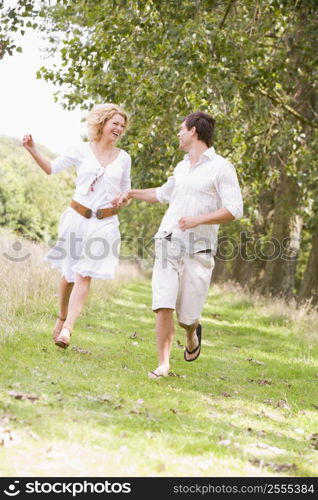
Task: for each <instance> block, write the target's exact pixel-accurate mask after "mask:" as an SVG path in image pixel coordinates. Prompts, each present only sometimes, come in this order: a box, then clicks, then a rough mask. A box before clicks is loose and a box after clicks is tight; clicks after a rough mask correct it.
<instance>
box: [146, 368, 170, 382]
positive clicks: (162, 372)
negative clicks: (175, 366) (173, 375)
mask: <svg viewBox="0 0 318 500" xmlns="http://www.w3.org/2000/svg"><path fill="white" fill-rule="evenodd" d="M168 373H169V367H165V366H160V365H159V366H158V367H157V368H156V369H155V370H153V371H152V372H149V373H148V377H149V378H154V379H156V378H160V377H167V376H168Z"/></svg>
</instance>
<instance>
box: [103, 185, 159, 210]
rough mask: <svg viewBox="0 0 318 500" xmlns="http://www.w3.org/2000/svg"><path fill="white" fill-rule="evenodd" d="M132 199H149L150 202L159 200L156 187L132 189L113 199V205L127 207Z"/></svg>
mask: <svg viewBox="0 0 318 500" xmlns="http://www.w3.org/2000/svg"><path fill="white" fill-rule="evenodd" d="M131 200H141V201H148V203H155V202H157V201H159V200H158V199H157V196H156V188H149V189H130V190H129V191H127V192H126V193H121V194H118V195H117V196H116V197H115V198H114V199H113V201H112V205H113V206H114V207H116V208H123V207H126V206H127V205H128V204H129V203H130V201H131Z"/></svg>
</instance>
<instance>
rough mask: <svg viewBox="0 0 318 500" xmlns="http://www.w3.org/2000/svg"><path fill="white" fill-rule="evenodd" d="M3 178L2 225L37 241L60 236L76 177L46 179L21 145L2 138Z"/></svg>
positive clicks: (0, 188)
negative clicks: (65, 209)
mask: <svg viewBox="0 0 318 500" xmlns="http://www.w3.org/2000/svg"><path fill="white" fill-rule="evenodd" d="M39 149H40V150H41V151H42V152H43V153H44V154H46V155H47V156H48V157H52V154H51V153H50V152H49V151H47V150H46V149H45V148H43V147H41V146H40V148H39ZM0 176H1V185H0V225H1V226H6V227H9V228H11V229H12V230H14V231H16V232H18V233H19V234H22V235H24V236H27V237H29V238H30V239H32V240H37V241H39V240H43V239H45V240H49V239H51V238H52V237H54V236H56V232H57V223H58V220H59V217H60V214H61V212H62V210H63V209H64V208H65V207H66V206H67V203H68V201H69V200H70V198H71V193H72V189H73V175H72V173H70V172H66V173H62V174H60V175H59V176H46V175H45V174H44V173H43V172H42V171H41V170H40V168H39V167H38V166H37V165H36V164H35V162H34V161H33V160H32V159H31V158H30V156H29V154H28V153H27V152H26V151H25V150H24V149H23V147H22V145H21V142H20V141H18V140H17V139H10V138H7V137H1V138H0Z"/></svg>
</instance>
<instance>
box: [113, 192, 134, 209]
mask: <svg viewBox="0 0 318 500" xmlns="http://www.w3.org/2000/svg"><path fill="white" fill-rule="evenodd" d="M129 200H130V196H129V191H127V193H118V194H117V195H116V196H115V198H114V199H113V200H112V205H113V207H115V208H123V207H126V206H127V205H128V203H129Z"/></svg>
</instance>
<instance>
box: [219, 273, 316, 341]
mask: <svg viewBox="0 0 318 500" xmlns="http://www.w3.org/2000/svg"><path fill="white" fill-rule="evenodd" d="M213 287H215V288H216V289H219V290H220V291H221V293H222V292H230V293H233V303H235V302H240V301H242V300H244V301H247V302H248V303H250V304H253V306H254V307H257V310H258V313H259V314H260V315H263V316H266V317H267V318H270V319H271V321H272V322H273V324H274V323H275V322H277V321H282V320H283V321H285V323H286V324H288V326H289V327H290V329H291V331H293V332H294V333H295V334H296V335H299V336H300V337H303V338H304V339H306V341H308V342H311V343H315V344H316V343H317V342H318V310H317V309H316V308H314V307H312V305H311V302H310V300H309V301H307V302H304V303H303V304H301V305H298V304H297V302H296V300H295V299H294V298H293V299H291V300H290V301H288V302H286V300H284V299H282V298H278V297H269V296H264V295H259V294H257V293H256V292H250V291H249V290H248V289H247V288H244V289H243V288H242V287H240V285H239V284H237V283H233V282H226V283H223V284H221V285H220V284H217V285H213Z"/></svg>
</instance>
